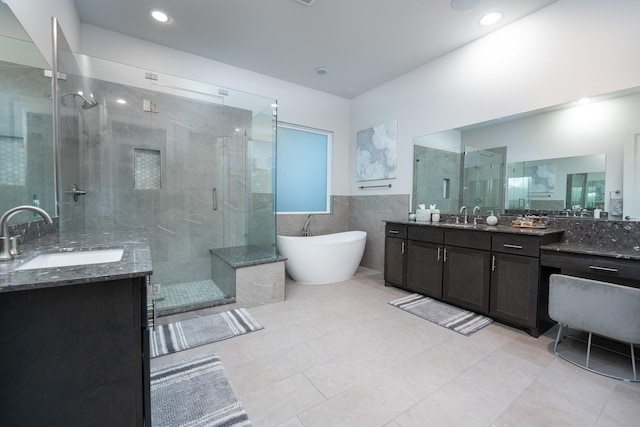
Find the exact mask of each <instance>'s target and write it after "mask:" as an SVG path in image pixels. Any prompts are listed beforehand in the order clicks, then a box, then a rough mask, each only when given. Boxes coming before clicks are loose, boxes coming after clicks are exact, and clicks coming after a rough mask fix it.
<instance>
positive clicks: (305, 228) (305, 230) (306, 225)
mask: <svg viewBox="0 0 640 427" xmlns="http://www.w3.org/2000/svg"><path fill="white" fill-rule="evenodd" d="M311 219H313V222H315V221H316V217H315V216H314V215H313V214H309V216H308V217H307V220H306V221H305V222H304V225H303V226H302V235H303V236H305V237H307V236H311V235H312V234H311V230H310V227H311V224H310V223H311Z"/></svg>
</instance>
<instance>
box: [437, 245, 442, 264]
mask: <svg viewBox="0 0 640 427" xmlns="http://www.w3.org/2000/svg"><path fill="white" fill-rule="evenodd" d="M441 254H442V248H438V259H437V261H438V262H440V255H441Z"/></svg>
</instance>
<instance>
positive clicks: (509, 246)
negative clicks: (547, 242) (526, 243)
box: [502, 243, 522, 249]
mask: <svg viewBox="0 0 640 427" xmlns="http://www.w3.org/2000/svg"><path fill="white" fill-rule="evenodd" d="M502 246H504V247H505V248H511V249H522V245H511V244H509V243H504V244H503V245H502Z"/></svg>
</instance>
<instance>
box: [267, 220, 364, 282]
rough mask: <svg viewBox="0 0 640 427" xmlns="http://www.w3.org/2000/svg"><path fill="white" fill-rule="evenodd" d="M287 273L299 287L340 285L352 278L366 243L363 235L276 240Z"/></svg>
mask: <svg viewBox="0 0 640 427" xmlns="http://www.w3.org/2000/svg"><path fill="white" fill-rule="evenodd" d="M276 242H277V246H278V251H279V252H280V255H282V256H283V257H285V258H287V260H286V261H285V262H284V265H285V268H286V269H287V272H288V273H289V275H290V276H291V278H293V280H295V281H296V282H298V283H303V284H305V285H321V284H324V283H333V282H342V281H343V280H347V279H350V278H351V277H353V275H354V274H355V272H356V270H357V269H358V266H359V265H360V260H361V259H362V254H363V253H364V245H365V243H366V242H367V233H366V232H364V231H345V232H342V233H334V234H325V235H322V236H309V237H301V236H278V237H277V239H276Z"/></svg>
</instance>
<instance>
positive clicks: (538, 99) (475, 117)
mask: <svg viewBox="0 0 640 427" xmlns="http://www.w3.org/2000/svg"><path fill="white" fill-rule="evenodd" d="M639 16H640V2H639V1H637V0H607V1H602V0H560V1H558V2H556V3H553V4H551V5H550V6H548V7H546V8H544V9H542V10H540V11H538V12H536V13H534V14H531V15H529V16H527V17H525V18H523V19H521V20H519V21H517V22H515V23H513V24H511V25H509V26H507V27H505V28H502V29H500V30H498V31H496V32H494V33H492V34H490V35H488V36H486V37H484V38H482V39H480V40H477V41H475V42H473V43H470V44H468V45H466V46H464V47H462V48H460V49H458V50H456V51H454V52H452V53H450V54H448V55H445V56H443V57H441V58H439V59H437V60H435V61H432V62H431V63H428V64H426V65H424V66H422V67H420V68H418V69H416V70H414V71H412V72H410V73H408V74H406V75H404V76H401V77H399V78H397V79H395V80H393V81H391V82H388V83H386V84H384V85H381V86H380V87H378V88H376V89H374V90H371V91H369V92H367V93H365V94H363V95H361V96H359V97H358V98H356V99H354V100H353V101H352V109H351V129H352V137H351V145H352V148H351V152H352V153H354V152H355V141H356V140H355V133H356V132H357V131H358V130H360V129H365V128H367V127H370V126H372V125H374V124H377V123H383V122H386V121H389V120H397V121H398V152H397V156H398V157H397V158H398V174H397V179H396V180H393V181H391V182H392V183H393V188H391V189H389V190H380V191H369V192H367V194H411V192H412V175H413V172H412V168H413V161H412V159H413V146H412V140H413V138H414V137H417V136H422V135H426V134H430V133H434V132H439V131H442V130H447V129H452V128H457V127H460V126H464V125H469V124H473V123H478V122H483V121H486V120H490V119H495V118H498V117H504V116H509V115H512V114H517V113H522V112H526V111H531V110H535V109H539V108H543V107H547V106H550V105H556V104H561V103H564V102H568V101H571V100H575V99H578V98H581V97H583V96H591V95H597V94H602V93H606V92H612V91H617V90H621V89H625V88H629V87H634V86H639V85H640V72H639V70H640V49H638V40H640V26H639V25H638V22H637V18H638V17H639ZM609 151H610V152H611V153H614V152H616V153H618V155H620V153H621V152H622V150H621V147H620V148H614V149H610V150H609ZM554 157H555V156H554ZM609 161H610V160H609V159H607V167H610V164H609ZM617 161H618V162H620V164H621V162H622V159H618V160H617ZM354 164H355V162H354V161H352V162H351V165H350V167H351V171H350V173H351V175H350V176H351V194H360V193H361V191H360V190H358V189H357V188H356V187H357V185H358V183H357V182H355V169H354ZM359 192H360V193H359Z"/></svg>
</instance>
